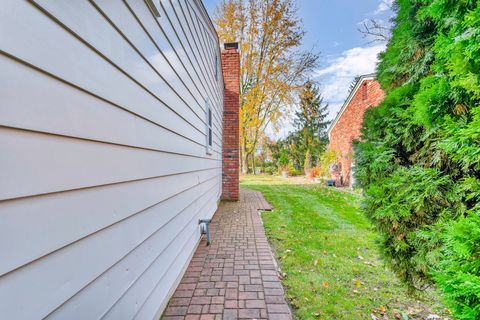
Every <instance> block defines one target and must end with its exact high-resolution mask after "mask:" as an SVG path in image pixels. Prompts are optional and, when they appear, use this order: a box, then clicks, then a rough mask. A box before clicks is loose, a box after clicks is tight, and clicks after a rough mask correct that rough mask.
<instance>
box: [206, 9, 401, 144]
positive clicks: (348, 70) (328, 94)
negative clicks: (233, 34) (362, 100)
mask: <svg viewBox="0 0 480 320" xmlns="http://www.w3.org/2000/svg"><path fill="white" fill-rule="evenodd" d="M218 2H219V0H204V4H205V6H206V7H207V10H208V11H209V12H210V14H211V15H213V12H214V9H215V7H216V5H217V3H218ZM391 2H392V0H297V5H298V7H299V15H300V17H301V18H302V20H303V25H304V28H305V30H306V32H307V34H306V36H305V38H304V44H303V46H304V47H305V49H310V48H311V47H312V46H315V47H316V50H318V51H320V52H321V58H320V68H319V69H318V70H317V71H316V72H315V74H314V77H315V80H317V81H318V82H319V83H320V85H321V88H322V92H323V95H324V97H325V99H326V100H327V101H328V103H329V104H330V108H329V110H330V116H329V117H330V118H334V117H335V115H336V114H337V112H338V110H339V109H340V107H341V105H342V104H343V101H344V100H345V98H346V96H347V94H348V87H349V84H350V82H351V81H352V80H353V78H354V77H355V76H356V75H361V74H367V73H372V72H374V71H375V66H376V63H377V55H378V53H379V52H381V51H383V50H384V48H385V44H382V43H369V40H368V39H363V38H362V35H361V34H360V32H358V30H357V29H358V28H359V25H360V24H361V22H362V21H364V20H365V19H368V18H377V19H382V20H388V18H389V17H390V16H391V15H392V12H391V11H390V9H389V7H388V6H387V5H386V3H391ZM287 122H288V121H287ZM285 125H286V128H287V129H285V130H289V127H290V126H289V125H288V123H286V124H285ZM284 134H285V132H284ZM284 134H281V135H284Z"/></svg>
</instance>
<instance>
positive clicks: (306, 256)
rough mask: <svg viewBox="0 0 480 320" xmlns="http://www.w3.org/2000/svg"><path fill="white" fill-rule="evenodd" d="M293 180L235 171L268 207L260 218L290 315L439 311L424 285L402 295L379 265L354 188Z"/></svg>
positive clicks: (387, 315)
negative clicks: (415, 294) (419, 292)
mask: <svg viewBox="0 0 480 320" xmlns="http://www.w3.org/2000/svg"><path fill="white" fill-rule="evenodd" d="M297 181H298V180H297ZM297 183H298V182H292V180H288V179H284V178H279V177H272V176H243V177H242V178H241V186H242V188H247V189H253V190H258V191H261V192H262V193H263V194H264V196H265V198H266V199H267V200H268V201H269V202H270V203H271V204H272V205H273V206H274V210H273V211H272V212H264V213H262V219H263V221H264V225H265V230H266V233H267V236H268V238H269V240H270V242H271V245H272V246H273V249H274V250H275V254H276V257H277V260H278V262H279V265H280V267H281V271H282V272H283V273H284V279H283V284H284V286H285V287H286V289H287V299H288V300H289V302H290V304H291V306H292V307H293V308H294V309H295V316H296V318H298V319H348V320H351V319H372V316H371V315H372V314H373V315H376V316H377V317H378V318H379V319H425V318H426V316H428V315H429V314H430V313H436V314H439V315H443V316H445V314H444V313H445V312H444V310H443V309H442V308H441V306H440V304H439V303H438V301H437V299H436V297H435V295H434V294H433V293H432V292H429V293H425V294H423V296H422V297H412V296H410V295H409V294H408V292H407V290H406V288H405V287H404V286H403V285H402V284H401V283H400V282H399V281H398V280H397V278H396V277H395V275H394V274H393V273H392V272H391V271H389V270H388V269H387V268H386V267H385V266H384V264H383V263H382V261H381V260H380V257H379V254H378V250H377V248H376V244H375V239H376V237H377V235H376V233H375V232H374V231H373V229H372V227H371V224H370V222H369V221H368V220H367V219H366V218H365V217H364V215H363V214H362V213H361V211H360V209H359V206H360V200H361V197H360V196H359V195H356V194H353V193H350V192H347V191H339V190H335V189H333V188H326V187H323V186H320V185H317V184H305V185H302V184H297ZM425 301H426V302H425Z"/></svg>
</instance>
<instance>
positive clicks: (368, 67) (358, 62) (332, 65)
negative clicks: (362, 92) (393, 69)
mask: <svg viewBox="0 0 480 320" xmlns="http://www.w3.org/2000/svg"><path fill="white" fill-rule="evenodd" d="M383 50H385V44H378V45H374V46H369V47H356V48H352V49H349V50H347V51H345V52H343V53H342V54H341V55H340V56H339V57H336V58H333V59H331V60H330V61H329V63H328V65H327V66H326V67H325V68H323V69H320V70H318V71H317V72H316V73H315V74H314V76H315V78H318V79H319V80H320V83H321V84H322V94H323V96H324V98H325V100H326V101H327V102H328V103H329V104H330V106H329V109H330V110H329V111H330V115H329V118H334V117H335V115H336V113H337V112H338V110H340V107H341V106H342V104H343V102H344V100H345V99H346V97H347V95H348V89H349V85H350V83H351V82H352V80H353V79H354V78H355V77H356V76H359V75H364V74H369V73H373V72H375V70H376V66H377V62H378V54H379V53H380V52H381V51H383Z"/></svg>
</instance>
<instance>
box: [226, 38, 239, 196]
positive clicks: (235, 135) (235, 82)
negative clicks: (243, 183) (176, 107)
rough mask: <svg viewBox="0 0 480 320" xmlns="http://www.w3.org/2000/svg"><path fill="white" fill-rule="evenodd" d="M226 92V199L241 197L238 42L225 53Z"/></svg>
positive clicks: (229, 45)
mask: <svg viewBox="0 0 480 320" xmlns="http://www.w3.org/2000/svg"><path fill="white" fill-rule="evenodd" d="M222 72H223V79H224V85H225V89H224V93H223V150H222V160H223V161H222V162H223V164H222V199H223V200H229V201H237V200H238V198H239V166H240V161H239V160H240V158H239V152H240V151H239V148H240V147H239V146H240V138H239V125H240V123H239V112H240V55H239V53H238V43H225V45H224V50H222Z"/></svg>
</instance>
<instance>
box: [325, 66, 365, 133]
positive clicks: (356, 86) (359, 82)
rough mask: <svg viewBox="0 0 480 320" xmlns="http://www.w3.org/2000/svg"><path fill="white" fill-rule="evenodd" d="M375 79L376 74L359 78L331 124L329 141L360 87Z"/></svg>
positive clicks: (328, 131)
mask: <svg viewBox="0 0 480 320" xmlns="http://www.w3.org/2000/svg"><path fill="white" fill-rule="evenodd" d="M373 79H375V73H370V74H364V75H362V76H360V77H359V78H358V80H357V83H356V84H355V87H353V89H352V91H351V92H350V94H349V95H348V97H347V99H346V100H345V102H344V103H343V106H342V108H341V109H340V111H338V113H337V116H336V117H335V119H334V120H333V121H332V123H331V124H330V127H328V130H327V134H328V139H330V132H331V131H332V130H333V128H334V127H335V126H336V125H337V123H338V120H340V118H341V117H342V115H343V113H344V112H345V110H346V109H347V106H348V105H349V104H350V102H351V101H352V99H353V97H354V96H355V95H356V94H357V91H358V89H359V88H360V85H361V84H362V83H363V82H364V81H366V80H373Z"/></svg>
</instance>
